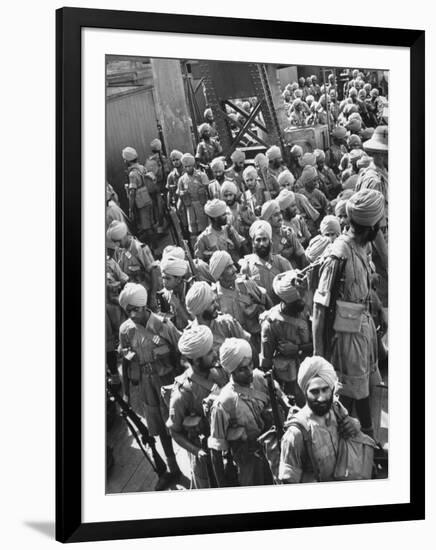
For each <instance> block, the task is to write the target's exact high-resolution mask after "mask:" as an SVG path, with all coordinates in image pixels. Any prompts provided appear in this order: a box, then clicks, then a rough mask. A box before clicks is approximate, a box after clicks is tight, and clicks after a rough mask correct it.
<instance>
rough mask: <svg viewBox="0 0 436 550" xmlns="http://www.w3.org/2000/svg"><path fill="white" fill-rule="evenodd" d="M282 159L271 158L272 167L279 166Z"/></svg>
mask: <svg viewBox="0 0 436 550" xmlns="http://www.w3.org/2000/svg"><path fill="white" fill-rule="evenodd" d="M282 162H283V159H282V157H279V158H278V159H273V160H271V161H270V163H271V166H272V168H280V166H281V165H282Z"/></svg>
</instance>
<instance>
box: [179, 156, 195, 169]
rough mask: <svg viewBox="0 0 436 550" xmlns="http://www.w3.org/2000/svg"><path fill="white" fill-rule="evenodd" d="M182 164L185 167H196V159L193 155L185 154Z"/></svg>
mask: <svg viewBox="0 0 436 550" xmlns="http://www.w3.org/2000/svg"><path fill="white" fill-rule="evenodd" d="M182 164H183V166H195V158H194V157H193V156H192V155H191V153H185V154H184V155H182Z"/></svg>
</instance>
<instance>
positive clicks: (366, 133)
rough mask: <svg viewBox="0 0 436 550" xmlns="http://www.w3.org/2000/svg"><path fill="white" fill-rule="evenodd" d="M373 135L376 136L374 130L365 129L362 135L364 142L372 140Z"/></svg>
mask: <svg viewBox="0 0 436 550" xmlns="http://www.w3.org/2000/svg"><path fill="white" fill-rule="evenodd" d="M373 135H374V128H365V129H364V130H362V133H361V136H362V141H368V140H369V139H371V138H372V136H373Z"/></svg>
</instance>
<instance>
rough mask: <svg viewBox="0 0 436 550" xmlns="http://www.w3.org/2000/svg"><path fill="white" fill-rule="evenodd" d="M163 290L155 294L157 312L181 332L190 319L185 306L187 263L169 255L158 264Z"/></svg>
mask: <svg viewBox="0 0 436 550" xmlns="http://www.w3.org/2000/svg"><path fill="white" fill-rule="evenodd" d="M160 270H161V273H162V281H163V286H164V287H163V289H162V290H159V292H158V293H157V299H158V303H159V311H160V313H161V314H163V315H165V316H166V317H168V318H169V319H170V320H171V321H172V322H173V323H174V325H175V327H176V328H178V329H179V330H183V329H184V328H185V327H186V325H187V324H188V323H189V321H191V320H192V317H191V316H190V315H189V313H188V311H187V309H186V305H185V295H186V279H185V276H186V274H187V272H188V262H187V261H186V260H184V259H181V258H177V257H175V256H172V255H171V254H167V255H165V256H164V257H162V261H161V262H160Z"/></svg>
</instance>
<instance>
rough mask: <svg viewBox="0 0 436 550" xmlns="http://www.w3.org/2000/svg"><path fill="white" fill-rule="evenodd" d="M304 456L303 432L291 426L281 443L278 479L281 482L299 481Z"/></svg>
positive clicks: (301, 475)
mask: <svg viewBox="0 0 436 550" xmlns="http://www.w3.org/2000/svg"><path fill="white" fill-rule="evenodd" d="M304 456H305V449H304V439H303V434H302V433H301V431H300V430H299V429H298V428H297V427H295V426H291V427H290V428H288V430H287V432H286V433H285V435H284V436H283V439H282V445H281V452H280V463H279V479H280V480H281V481H282V483H300V482H301V479H302V477H303V464H304Z"/></svg>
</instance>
